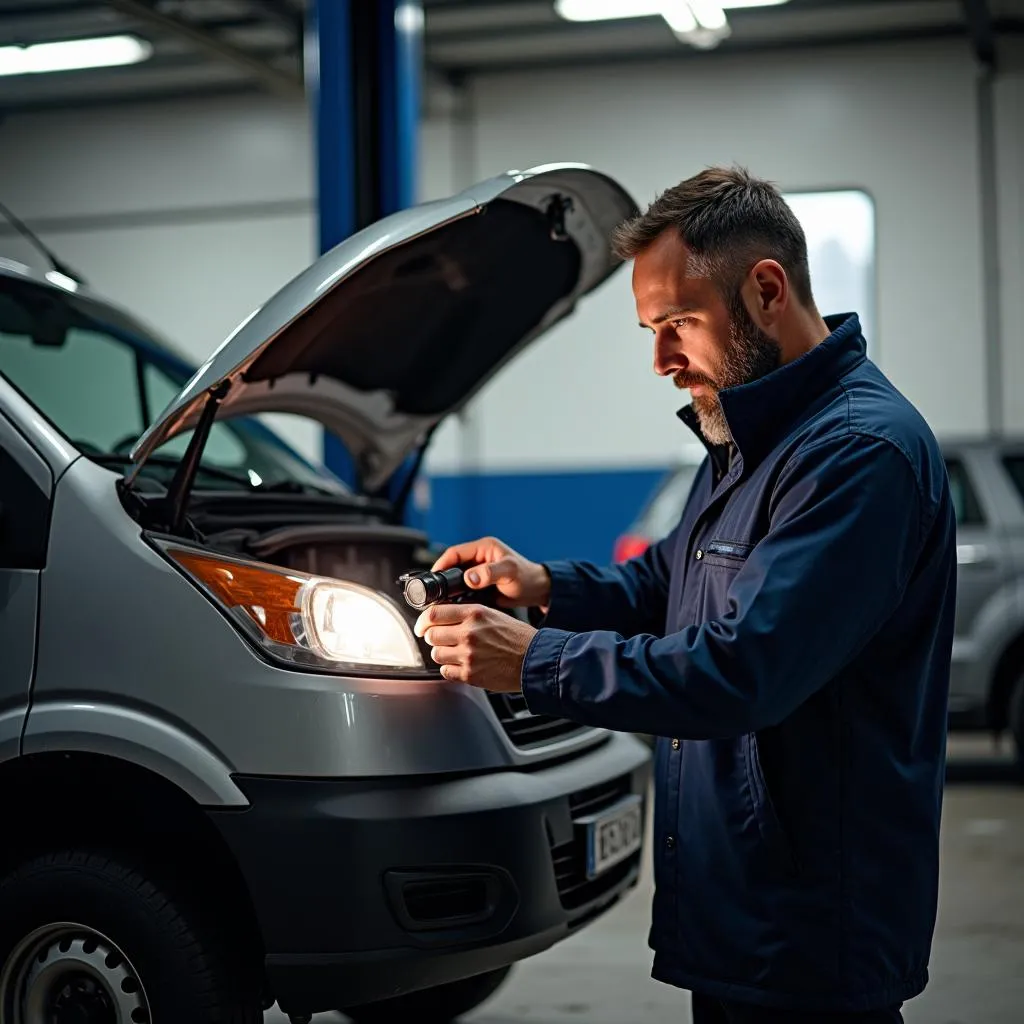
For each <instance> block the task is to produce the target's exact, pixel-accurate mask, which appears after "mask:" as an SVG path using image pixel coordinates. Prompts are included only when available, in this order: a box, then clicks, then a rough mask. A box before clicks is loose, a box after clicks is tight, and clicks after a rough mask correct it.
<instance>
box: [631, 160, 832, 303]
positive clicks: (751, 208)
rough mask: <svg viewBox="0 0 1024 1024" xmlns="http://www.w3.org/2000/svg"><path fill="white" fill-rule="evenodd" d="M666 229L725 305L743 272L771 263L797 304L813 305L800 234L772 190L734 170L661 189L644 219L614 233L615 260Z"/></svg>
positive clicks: (638, 250) (804, 245)
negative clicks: (675, 233) (713, 285)
mask: <svg viewBox="0 0 1024 1024" xmlns="http://www.w3.org/2000/svg"><path fill="white" fill-rule="evenodd" d="M669 228H674V229H675V230H677V231H678V232H679V234H680V236H681V237H682V239H683V242H684V243H685V244H686V247H687V248H688V249H689V250H690V251H691V252H692V253H693V254H694V255H695V256H696V257H697V259H698V261H699V265H700V266H701V267H702V268H703V269H701V270H699V271H698V272H699V273H706V274H707V276H708V277H710V278H711V279H712V280H713V281H714V282H715V283H716V284H717V285H718V287H719V289H720V290H721V292H722V294H723V296H724V297H725V298H726V299H727V300H729V299H732V298H733V297H734V296H735V294H736V292H737V290H738V289H739V287H740V284H741V282H742V281H743V278H744V276H745V275H746V273H747V272H748V271H749V270H750V268H751V266H753V264H754V263H756V262H757V261H758V260H761V259H773V260H776V261H777V262H778V263H779V264H780V265H781V266H782V268H783V269H784V270H785V271H786V274H787V276H788V277H789V279H790V282H791V283H792V285H793V290H794V291H795V292H796V295H797V298H798V299H799V300H800V302H801V303H802V304H803V305H805V306H808V307H811V306H813V305H814V299H813V297H812V295H811V274H810V268H809V267H808V263H807V240H806V238H805V237H804V231H803V228H802V227H801V226H800V222H799V221H798V220H797V219H796V216H795V215H794V213H793V211H792V210H791V209H790V208H789V206H788V205H787V203H786V201H785V200H784V199H783V198H782V194H781V193H780V192H779V190H778V189H777V188H776V187H775V185H773V184H772V183H771V182H769V181H764V180H762V179H760V178H755V177H753V176H752V175H751V174H749V173H748V172H747V171H746V170H744V169H743V168H740V167H734V168H724V167H709V168H707V169H706V170H704V171H701V172H700V174H697V175H694V176H693V177H692V178H687V179H686V181H682V182H680V183H679V184H678V185H676V186H675V187H674V188H670V189H666V190H665V191H664V192H662V194H661V195H660V196H658V198H657V199H655V200H654V202H653V203H651V205H650V206H649V207H648V208H647V211H646V212H645V213H641V214H638V215H637V216H635V217H632V218H630V219H629V220H627V221H624V222H623V223H622V224H620V225H619V227H618V228H617V229H616V230H615V234H614V235H613V238H612V248H613V250H614V252H615V254H616V255H617V256H618V257H619V258H620V259H623V260H628V259H632V258H633V257H634V256H636V255H638V254H639V253H641V252H643V251H644V250H645V249H646V248H647V247H648V246H649V245H650V244H651V243H652V242H653V241H654V240H655V239H656V238H658V237H659V236H660V235H661V234H662V233H663V232H664V231H666V230H668V229H669Z"/></svg>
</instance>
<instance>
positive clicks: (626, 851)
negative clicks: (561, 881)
mask: <svg viewBox="0 0 1024 1024" xmlns="http://www.w3.org/2000/svg"><path fill="white" fill-rule="evenodd" d="M579 824H580V825H584V826H586V830H587V878H596V877H597V876H598V875H600V874H603V873H604V872H605V871H607V870H608V869H609V868H612V867H614V866H615V865H616V864H619V863H621V862H622V861H624V860H625V859H626V858H627V857H628V856H630V854H633V853H635V852H636V851H637V850H639V849H640V847H641V846H642V845H643V841H644V837H643V799H642V798H641V797H640V796H638V795H634V796H629V797H626V799H624V800H620V801H619V803H617V804H616V805H615V806H614V807H609V808H608V810H606V811H601V812H599V813H598V814H593V815H590V816H588V817H586V818H581V819H580V821H579Z"/></svg>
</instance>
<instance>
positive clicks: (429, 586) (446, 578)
mask: <svg viewBox="0 0 1024 1024" xmlns="http://www.w3.org/2000/svg"><path fill="white" fill-rule="evenodd" d="M398 582H399V584H400V585H401V587H402V596H403V597H404V598H405V603H406V604H407V605H409V607H410V608H415V609H416V610H417V611H422V610H423V609H424V608H427V607H429V606H430V605H432V604H440V603H441V602H444V601H456V600H458V599H459V598H460V597H462V596H463V595H464V594H467V593H468V592H469V588H468V587H467V586H466V579H465V574H464V572H463V570H462V569H459V568H455V569H442V570H441V572H431V571H430V570H429V569H427V570H425V571H423V572H407V573H405V574H404V575H402V576H399V577H398Z"/></svg>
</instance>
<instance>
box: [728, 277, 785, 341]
mask: <svg viewBox="0 0 1024 1024" xmlns="http://www.w3.org/2000/svg"><path fill="white" fill-rule="evenodd" d="M740 294H741V296H742V297H743V304H744V305H745V306H746V307H747V311H748V312H749V313H750V316H751V319H752V320H753V321H754V323H755V324H757V326H758V327H760V328H761V330H763V331H765V332H766V333H768V334H774V330H773V329H778V325H779V321H780V320H781V318H782V315H783V314H784V313H785V311H786V309H787V307H788V306H789V301H790V290H789V278H788V277H786V271H785V270H783V269H782V265H781V264H780V263H778V262H776V261H775V260H760V261H759V262H758V263H756V264H754V266H753V267H751V269H750V273H748V274H747V276H746V279H745V280H744V282H743V286H742V287H741V288H740Z"/></svg>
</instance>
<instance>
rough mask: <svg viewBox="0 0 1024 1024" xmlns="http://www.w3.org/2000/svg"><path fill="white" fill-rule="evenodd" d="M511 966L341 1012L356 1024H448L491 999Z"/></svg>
mask: <svg viewBox="0 0 1024 1024" xmlns="http://www.w3.org/2000/svg"><path fill="white" fill-rule="evenodd" d="M511 970H512V968H511V967H500V968H498V970H496V971H488V972H487V973H486V974H477V975H474V976H473V977H472V978H463V979H461V980H460V981H452V982H449V983H448V984H447V985H438V986H437V987H436V988H427V989H422V990H421V991H419V992H410V993H409V994H408V995H405V996H396V997H395V998H394V999H383V1000H381V1001H380V1002H379V1003H367V1004H366V1005H365V1006H353V1007H350V1008H348V1009H345V1010H342V1011H341V1012H342V1013H344V1014H345V1015H346V1016H348V1017H350V1018H351V1019H352V1020H354V1021H355V1022H356V1024H404V1022H408V1024H449V1022H451V1021H454V1020H458V1018H459V1017H461V1016H462V1015H463V1014H464V1013H469V1011H470V1010H474V1009H476V1007H478V1006H479V1005H480V1004H481V1003H483V1002H484V1001H485V1000H487V999H490V998H491V996H493V995H494V993H495V992H497V991H498V989H499V988H500V987H501V986H502V984H503V983H504V981H505V979H506V978H507V977H508V975H509V972H510V971H511Z"/></svg>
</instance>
